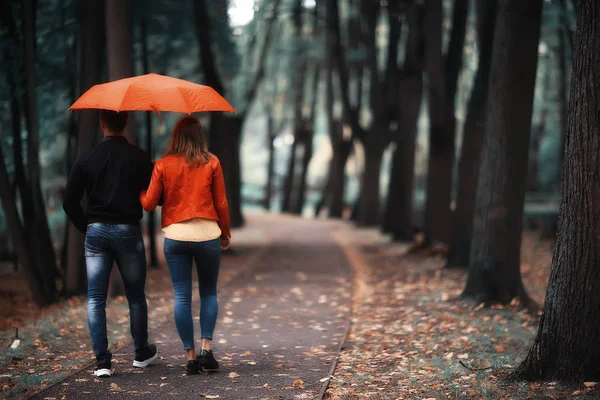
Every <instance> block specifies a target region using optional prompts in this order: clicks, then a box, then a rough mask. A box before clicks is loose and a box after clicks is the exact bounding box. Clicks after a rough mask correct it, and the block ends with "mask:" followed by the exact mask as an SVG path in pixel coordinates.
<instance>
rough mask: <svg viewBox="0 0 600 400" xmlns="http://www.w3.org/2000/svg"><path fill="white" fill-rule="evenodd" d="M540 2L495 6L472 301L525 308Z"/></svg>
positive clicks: (504, 1) (505, 0)
mask: <svg viewBox="0 0 600 400" xmlns="http://www.w3.org/2000/svg"><path fill="white" fill-rule="evenodd" d="M541 10H542V0H531V1H528V2H523V1H521V0H500V1H499V4H498V21H497V24H496V31H495V33H494V45H493V53H492V70H491V76H490V97H489V99H488V104H487V116H486V129H485V136H484V141H483V151H482V155H481V173H480V175H479V181H478V187H477V197H476V214H475V223H474V229H473V235H472V236H473V238H472V248H471V260H470V265H469V276H468V278H467V284H466V287H465V290H464V292H463V294H462V296H463V297H468V298H473V299H475V300H476V301H477V302H479V303H486V304H492V303H496V302H497V303H501V304H508V303H510V302H511V301H512V300H513V299H514V298H515V297H520V299H521V301H522V303H523V304H525V305H527V303H528V301H529V299H528V297H527V294H526V293H525V289H524V287H523V283H522V281H521V273H520V254H521V234H522V227H523V206H524V200H525V180H526V176H527V174H526V171H527V157H528V148H529V139H530V134H531V113H532V109H533V94H534V86H535V75H536V67H537V58H538V57H537V49H538V42H539V37H540V21H541Z"/></svg>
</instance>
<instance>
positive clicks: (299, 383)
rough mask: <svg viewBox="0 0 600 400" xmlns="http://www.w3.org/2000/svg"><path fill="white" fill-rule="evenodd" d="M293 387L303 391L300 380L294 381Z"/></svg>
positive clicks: (302, 383)
mask: <svg viewBox="0 0 600 400" xmlns="http://www.w3.org/2000/svg"><path fill="white" fill-rule="evenodd" d="M294 387H295V388H296V389H303V388H304V381H303V380H302V379H296V380H295V381H294Z"/></svg>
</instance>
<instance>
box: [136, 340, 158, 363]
mask: <svg viewBox="0 0 600 400" xmlns="http://www.w3.org/2000/svg"><path fill="white" fill-rule="evenodd" d="M157 358H158V349H157V348H156V345H153V344H150V345H148V347H146V348H145V349H143V350H142V351H140V352H139V353H135V359H134V360H133V366H134V367H136V368H146V367H147V366H148V365H150V364H152V363H153V362H154V361H155V360H156V359H157Z"/></svg>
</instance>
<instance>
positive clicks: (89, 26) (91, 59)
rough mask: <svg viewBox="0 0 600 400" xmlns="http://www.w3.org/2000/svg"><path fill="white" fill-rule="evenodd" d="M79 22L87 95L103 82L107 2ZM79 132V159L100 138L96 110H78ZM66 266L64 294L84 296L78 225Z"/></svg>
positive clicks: (95, 2)
mask: <svg viewBox="0 0 600 400" xmlns="http://www.w3.org/2000/svg"><path fill="white" fill-rule="evenodd" d="M81 7H82V9H81V10H80V13H81V14H80V16H79V18H80V21H84V23H82V24H81V31H80V39H79V40H80V44H81V51H80V57H81V59H80V63H79V68H80V73H79V75H80V77H81V78H80V83H79V85H80V89H81V92H82V93H83V92H85V91H86V90H88V89H89V88H90V87H92V86H93V85H95V84H97V83H99V82H101V81H102V70H103V60H104V56H103V49H104V29H105V24H104V10H105V7H104V0H89V1H86V2H85V3H82V5H81ZM78 113H79V133H78V135H77V146H76V156H79V155H81V154H83V153H84V152H86V151H88V150H90V149H91V148H92V147H93V146H94V144H95V143H96V142H97V140H98V138H99V136H100V135H99V131H100V120H99V117H98V112H97V111H78ZM68 230H69V232H68V247H67V267H66V273H65V284H64V291H65V295H67V296H77V295H80V294H85V292H86V289H87V286H86V272H85V259H84V256H83V243H84V236H83V234H82V233H81V232H79V230H77V228H75V225H73V224H72V223H69V227H68Z"/></svg>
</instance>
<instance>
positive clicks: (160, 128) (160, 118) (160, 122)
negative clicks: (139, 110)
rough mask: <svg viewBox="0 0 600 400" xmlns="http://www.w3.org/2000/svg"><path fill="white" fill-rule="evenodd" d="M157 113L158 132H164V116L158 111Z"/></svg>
mask: <svg viewBox="0 0 600 400" xmlns="http://www.w3.org/2000/svg"><path fill="white" fill-rule="evenodd" d="M156 112H157V113H158V121H159V125H158V131H156V132H157V133H160V131H161V130H162V116H161V115H160V110H156Z"/></svg>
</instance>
